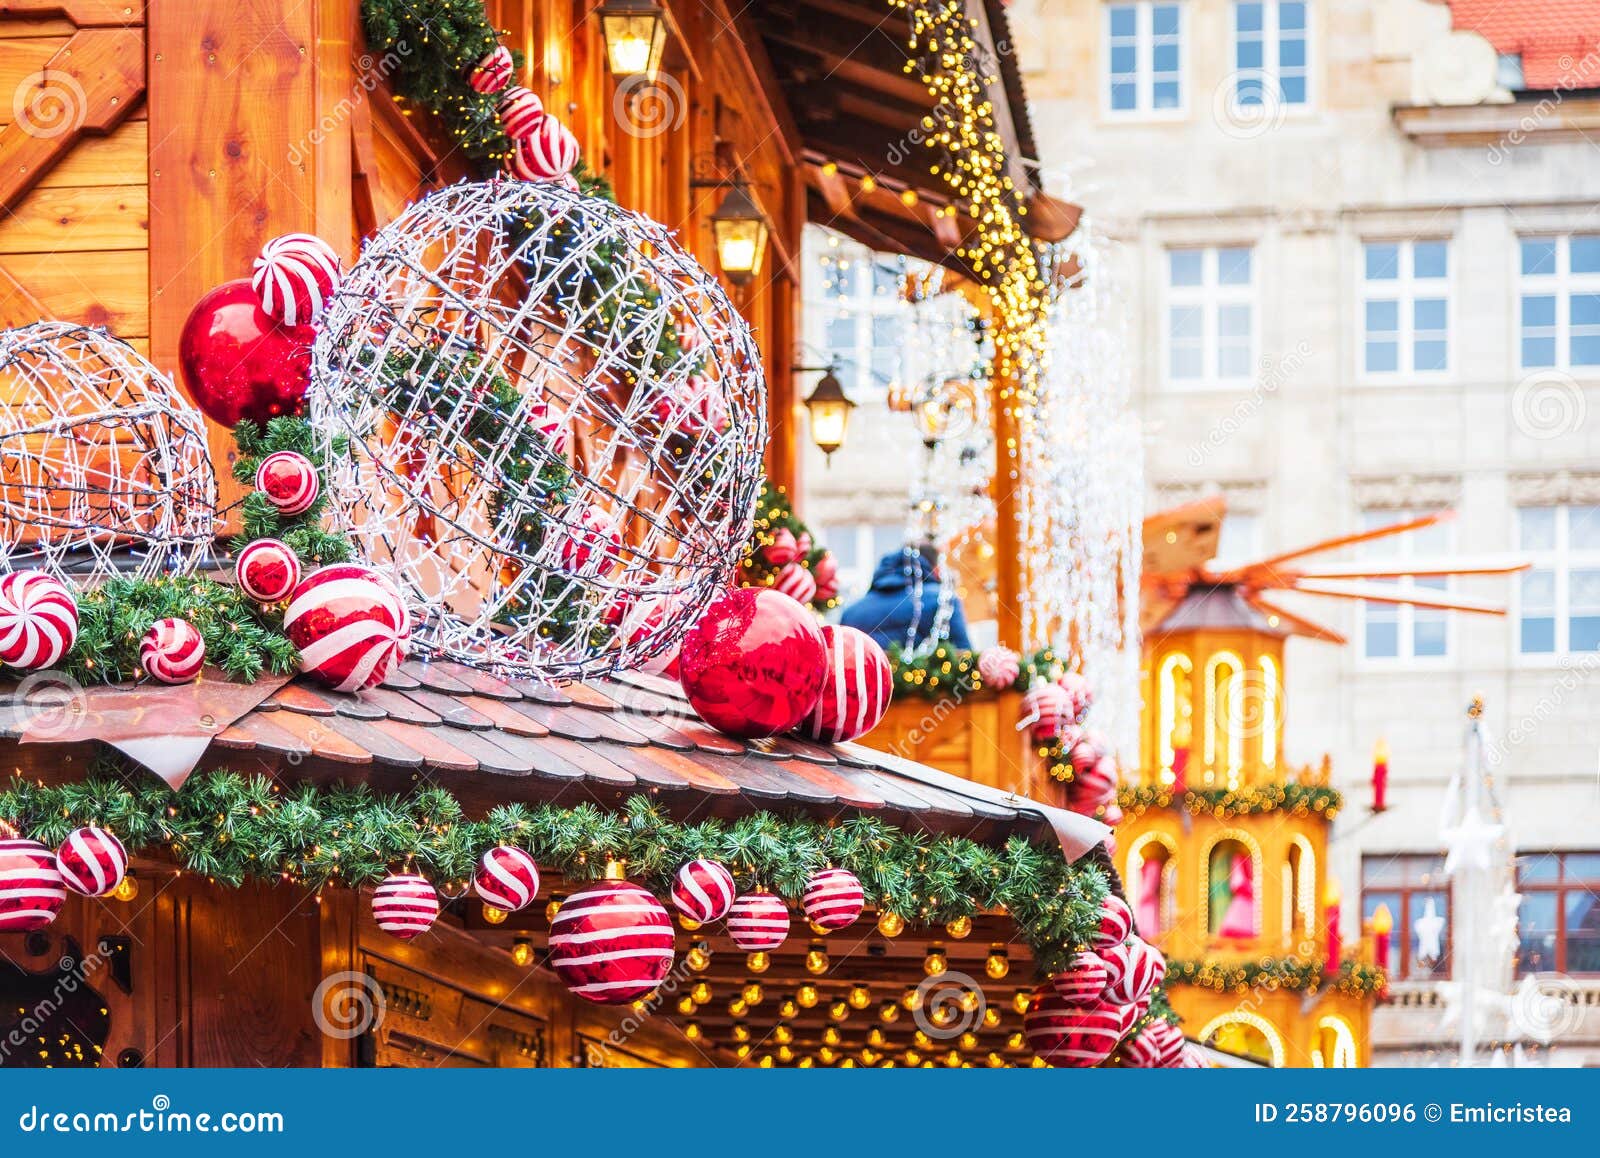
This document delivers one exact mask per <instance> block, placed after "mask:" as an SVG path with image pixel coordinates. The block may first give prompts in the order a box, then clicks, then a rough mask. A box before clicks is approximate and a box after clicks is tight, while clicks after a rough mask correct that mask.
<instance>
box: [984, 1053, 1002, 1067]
mask: <svg viewBox="0 0 1600 1158" xmlns="http://www.w3.org/2000/svg"><path fill="white" fill-rule="evenodd" d="M984 1060H985V1061H987V1062H988V1063H989V1068H990V1069H992V1070H998V1069H1002V1068H1004V1066H1005V1064H1006V1059H1005V1058H1003V1057H1001V1056H1000V1055H999V1054H997V1053H995V1052H994V1051H993V1050H991V1051H990V1052H989V1056H988V1057H987V1058H985V1059H984Z"/></svg>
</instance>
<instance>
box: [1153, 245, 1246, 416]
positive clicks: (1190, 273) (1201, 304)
mask: <svg viewBox="0 0 1600 1158" xmlns="http://www.w3.org/2000/svg"><path fill="white" fill-rule="evenodd" d="M1166 256H1167V300H1166V329H1165V345H1166V359H1165V364H1166V374H1167V381H1168V382H1170V383H1172V384H1174V385H1179V386H1205V385H1216V384H1224V383H1237V382H1246V381H1249V380H1250V379H1251V377H1253V376H1254V373H1255V365H1256V336H1255V296H1256V290H1255V259H1254V258H1255V255H1254V252H1253V251H1252V249H1251V247H1250V246H1248V245H1230V246H1212V247H1208V248H1203V249H1190V248H1175V249H1169V250H1167V255H1166Z"/></svg>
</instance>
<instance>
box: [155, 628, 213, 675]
mask: <svg viewBox="0 0 1600 1158" xmlns="http://www.w3.org/2000/svg"><path fill="white" fill-rule="evenodd" d="M205 663H206V641H205V640H204V639H203V638H202V637H201V635H200V630H199V628H197V627H195V625H194V624H192V623H190V622H189V621H188V620H187V619H158V620H156V621H155V622H154V623H152V624H151V625H150V630H149V631H147V632H145V633H144V638H143V639H141V640H140V641H139V664H140V666H142V667H143V668H144V670H145V671H146V673H148V674H149V676H150V678H151V679H156V680H160V681H161V682H162V683H164V684H186V683H188V682H189V681H190V680H192V679H194V678H195V677H196V676H198V675H199V674H200V669H201V668H202V667H204V666H205Z"/></svg>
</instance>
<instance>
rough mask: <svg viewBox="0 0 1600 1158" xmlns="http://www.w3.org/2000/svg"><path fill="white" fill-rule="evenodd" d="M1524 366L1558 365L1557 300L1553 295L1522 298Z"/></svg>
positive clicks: (1532, 295)
mask: <svg viewBox="0 0 1600 1158" xmlns="http://www.w3.org/2000/svg"><path fill="white" fill-rule="evenodd" d="M1522 364H1523V365H1524V366H1554V365H1555V364H1556V299H1555V297H1554V296H1552V295H1549V294H1524V295H1523V297H1522Z"/></svg>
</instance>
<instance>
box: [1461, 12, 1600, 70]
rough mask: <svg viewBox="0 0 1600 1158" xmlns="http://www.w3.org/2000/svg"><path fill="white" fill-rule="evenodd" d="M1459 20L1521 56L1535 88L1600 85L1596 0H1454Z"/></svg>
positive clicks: (1498, 47) (1497, 48)
mask: <svg viewBox="0 0 1600 1158" xmlns="http://www.w3.org/2000/svg"><path fill="white" fill-rule="evenodd" d="M1449 4H1450V12H1451V15H1452V17H1453V18H1454V23H1455V26H1456V27H1457V28H1459V29H1464V30H1466V31H1469V32H1476V33H1477V34H1478V35H1480V36H1482V37H1483V38H1484V39H1485V40H1487V41H1488V42H1489V43H1490V44H1492V45H1494V48H1495V51H1496V52H1499V53H1500V54H1501V55H1503V56H1518V55H1520V56H1521V57H1522V79H1523V84H1524V85H1525V86H1526V87H1527V88H1529V89H1534V90H1548V89H1558V88H1564V89H1574V88H1600V3H1596V2H1595V0H1449Z"/></svg>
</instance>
